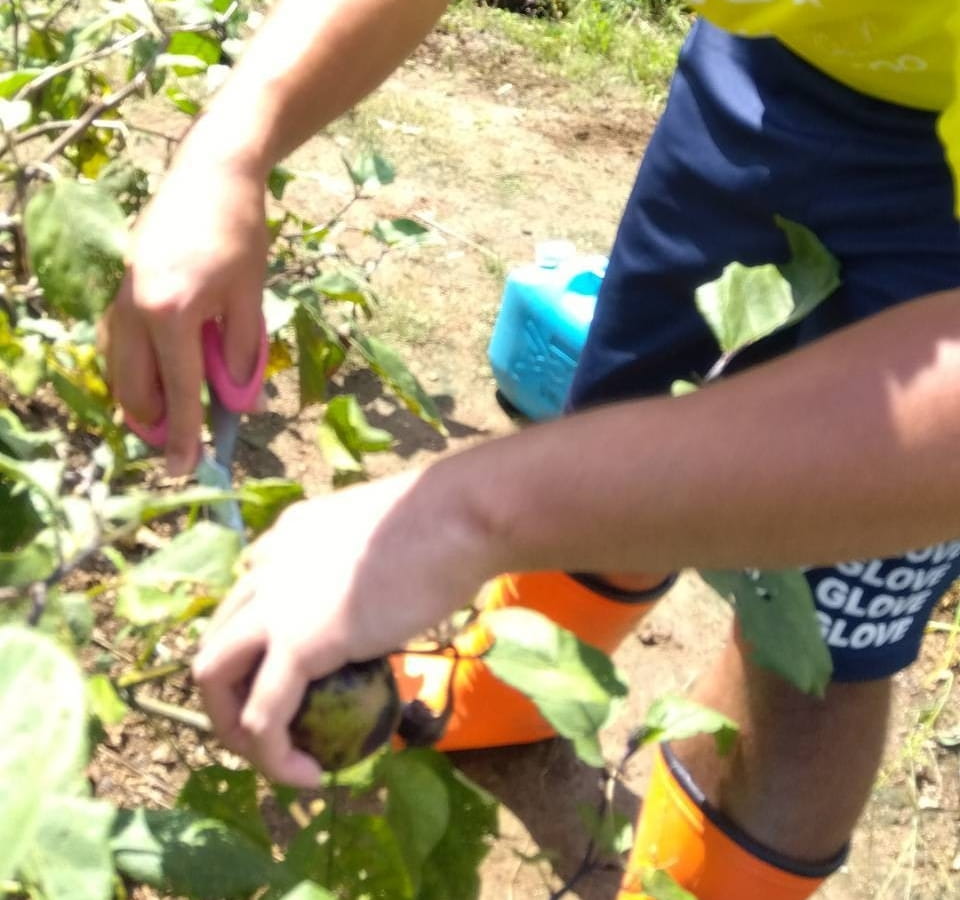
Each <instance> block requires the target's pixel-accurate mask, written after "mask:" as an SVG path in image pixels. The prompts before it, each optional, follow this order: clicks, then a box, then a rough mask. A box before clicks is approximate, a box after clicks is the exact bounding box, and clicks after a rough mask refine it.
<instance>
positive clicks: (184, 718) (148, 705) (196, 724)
mask: <svg viewBox="0 0 960 900" xmlns="http://www.w3.org/2000/svg"><path fill="white" fill-rule="evenodd" d="M129 696H130V704H131V705H132V706H134V707H136V708H137V709H139V710H140V711H141V712H145V713H147V714H148V715H151V716H160V717H161V718H163V719H169V720H170V721H171V722H177V723H178V724H180V725H186V726H187V727H188V728H192V729H193V730H194V731H199V732H201V733H203V734H210V733H212V732H213V725H212V724H211V722H210V717H209V716H206V715H204V714H203V713H200V712H196V711H195V710H192V709H184V708H183V707H182V706H176V705H175V704H173V703H164V701H163V700H157V699H156V698H154V697H143V696H141V695H140V694H138V693H136V692H135V691H131V692H130V695H129Z"/></svg>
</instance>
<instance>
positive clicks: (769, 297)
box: [695, 216, 840, 354]
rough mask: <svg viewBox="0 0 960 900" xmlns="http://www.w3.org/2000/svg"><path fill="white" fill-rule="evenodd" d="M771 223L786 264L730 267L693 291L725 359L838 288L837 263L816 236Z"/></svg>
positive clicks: (807, 310)
mask: <svg viewBox="0 0 960 900" xmlns="http://www.w3.org/2000/svg"><path fill="white" fill-rule="evenodd" d="M775 220H776V223H777V225H779V226H780V228H782V229H783V231H784V232H785V234H786V237H787V242H788V244H789V246H790V253H791V258H790V260H789V261H788V262H786V263H783V264H780V265H774V264H772V263H770V264H767V265H761V266H744V265H742V264H741V263H739V262H733V263H731V264H730V265H728V266H727V267H726V268H725V269H724V270H723V274H722V275H721V276H720V277H719V278H717V279H716V280H714V281H711V282H709V283H708V284H704V285H702V286H701V287H699V288H697V291H696V294H695V299H696V304H697V308H698V309H699V310H700V313H701V315H703V317H704V319H705V320H706V322H707V324H708V325H709V326H710V330H711V331H712V332H713V334H714V336H715V337H716V339H717V343H718V344H719V345H720V349H721V350H723V352H724V353H725V354H733V353H736V352H737V351H739V350H742V349H743V348H744V347H747V346H749V345H750V344H753V343H755V342H756V341H759V340H760V339H761V338H764V337H767V336H768V335H770V334H773V332H775V331H777V330H779V329H781V328H786V327H787V326H789V325H792V324H794V323H795V322H798V321H800V319H802V318H804V317H805V316H807V315H809V314H810V312H811V311H812V310H813V309H814V308H815V307H816V306H817V305H818V304H820V303H821V302H823V301H824V300H825V299H826V298H827V297H829V296H830V295H831V294H832V293H833V292H834V291H835V290H836V289H837V287H838V286H839V285H840V277H839V271H840V269H839V264H838V263H837V261H836V259H834V257H833V256H832V255H831V254H830V252H829V251H828V250H827V249H826V247H824V246H823V244H821V243H820V241H819V240H818V239H817V237H816V235H815V234H814V233H813V232H812V231H810V229H809V228H806V227H805V226H803V225H800V224H798V223H796V222H791V221H789V220H787V219H784V218H782V217H781V216H776V217H775Z"/></svg>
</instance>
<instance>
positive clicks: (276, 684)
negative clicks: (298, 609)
mask: <svg viewBox="0 0 960 900" xmlns="http://www.w3.org/2000/svg"><path fill="white" fill-rule="evenodd" d="M309 682H310V676H309V675H308V674H307V673H305V672H303V671H302V670H301V669H300V668H299V667H298V666H296V665H295V663H294V661H293V660H292V659H291V654H290V653H289V652H288V650H287V648H283V649H280V648H275V649H272V650H270V651H268V652H267V656H266V658H265V659H264V661H263V663H262V664H261V665H260V669H259V670H258V672H257V677H256V679H255V680H254V683H253V689H252V690H251V692H250V696H249V697H248V699H247V703H246V706H245V707H244V709H243V712H242V714H241V723H242V726H243V730H244V732H245V733H246V734H247V735H249V740H250V754H251V758H252V759H253V760H255V762H256V764H257V767H258V768H259V769H260V771H261V772H263V774H264V775H266V776H267V777H268V778H272V779H273V780H274V781H279V782H281V783H283V784H289V785H293V786H294V787H303V788H310V787H316V786H317V784H318V783H319V781H320V766H319V765H317V762H316V761H315V760H314V759H313V758H312V757H310V756H307V755H306V754H305V753H302V752H301V751H300V750H297V749H296V748H295V747H294V746H293V743H292V742H291V739H290V723H291V722H292V721H293V718H294V716H295V715H296V712H297V709H298V708H299V706H300V702H301V700H302V699H303V695H304V692H305V691H306V689H307V685H308V684H309Z"/></svg>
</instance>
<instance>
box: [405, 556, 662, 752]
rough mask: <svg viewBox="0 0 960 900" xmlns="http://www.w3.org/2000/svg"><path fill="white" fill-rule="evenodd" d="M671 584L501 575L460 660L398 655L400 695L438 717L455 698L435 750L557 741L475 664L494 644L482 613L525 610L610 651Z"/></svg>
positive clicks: (529, 707)
mask: <svg viewBox="0 0 960 900" xmlns="http://www.w3.org/2000/svg"><path fill="white" fill-rule="evenodd" d="M672 584H673V579H672V578H670V579H668V580H667V581H666V582H664V583H663V584H662V585H660V586H658V587H657V588H654V589H653V590H650V591H638V592H633V593H631V592H626V591H620V590H618V589H616V588H609V589H608V588H606V587H605V586H604V585H603V584H602V582H599V581H598V580H596V579H592V578H590V577H589V576H571V575H567V574H566V573H563V572H529V573H521V574H510V575H501V576H499V577H498V578H495V579H494V580H493V581H491V582H489V583H488V584H487V585H486V586H485V587H484V589H483V592H482V594H481V612H480V615H479V616H478V617H477V619H476V621H475V622H474V623H473V624H471V625H470V626H469V627H468V628H467V629H466V630H465V631H463V632H462V633H461V634H460V635H458V636H457V637H456V638H455V639H454V642H453V644H454V647H455V648H456V653H457V654H459V656H460V659H455V656H454V654H452V653H451V654H450V655H417V654H398V655H397V656H396V657H394V659H393V667H394V674H395V675H396V677H397V682H398V686H399V689H400V696H401V697H403V698H404V699H411V698H413V697H416V698H417V699H419V700H420V701H422V702H423V703H424V704H425V705H426V706H427V707H428V708H429V710H430V711H431V712H433V713H434V714H437V713H440V712H442V711H443V710H444V708H445V707H446V706H447V699H448V696H449V697H450V698H451V699H452V710H451V714H450V719H449V721H448V722H447V724H446V729H445V731H444V733H443V736H442V737H441V738H440V740H439V741H438V742H437V743H436V744H435V746H436V747H437V748H438V749H440V750H468V749H474V748H477V747H500V746H505V745H507V744H528V743H531V742H533V741H540V740H543V739H544V738H549V737H553V735H554V734H555V732H554V730H553V728H552V727H551V726H550V725H549V724H547V722H546V721H545V720H544V719H543V717H542V716H541V715H540V713H539V712H538V711H537V709H536V707H535V706H534V704H533V703H532V702H531V701H530V700H528V699H527V698H526V697H524V696H523V694H521V693H520V692H519V691H516V690H514V689H513V688H511V687H508V686H507V685H506V684H504V683H503V682H502V681H499V680H498V679H497V678H495V677H494V675H493V674H492V673H491V672H490V670H489V669H488V668H487V667H486V666H485V665H484V664H483V662H482V661H481V660H480V659H478V658H476V657H479V656H480V655H481V654H482V653H483V652H484V651H486V650H487V649H488V648H489V647H490V644H491V642H492V637H491V635H490V632H489V630H488V629H487V627H486V626H485V624H484V613H485V612H489V611H492V610H496V609H502V608H503V607H506V606H524V607H527V608H528V609H533V610H536V611H537V612H540V613H543V614H544V615H545V616H548V617H549V618H550V619H552V620H553V621H554V622H556V623H557V624H558V625H560V626H562V627H563V628H566V629H568V630H570V631H572V632H574V634H576V635H577V636H578V637H579V638H580V639H581V640H583V641H585V642H586V643H589V644H592V645H593V646H595V647H598V648H599V649H600V650H603V651H604V652H605V653H612V652H613V651H614V650H615V649H616V648H617V647H618V646H619V644H620V642H621V641H622V640H623V639H624V638H625V637H626V636H627V635H628V634H629V633H630V631H631V630H632V629H633V627H634V626H635V625H636V624H637V622H638V621H639V620H640V619H642V618H643V616H644V615H646V613H647V612H648V611H649V610H650V608H651V606H652V605H653V603H654V601H655V600H656V599H658V598H659V597H660V596H662V594H663V593H664V592H665V591H666V590H668V589H669V588H670V587H671V586H672ZM587 585H589V587H588V586H587ZM600 591H602V592H603V593H600Z"/></svg>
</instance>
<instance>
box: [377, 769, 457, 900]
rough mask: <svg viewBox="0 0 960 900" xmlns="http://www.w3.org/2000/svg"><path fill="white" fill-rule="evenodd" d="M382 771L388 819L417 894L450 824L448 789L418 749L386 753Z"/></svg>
mask: <svg viewBox="0 0 960 900" xmlns="http://www.w3.org/2000/svg"><path fill="white" fill-rule="evenodd" d="M381 772H382V775H383V779H384V782H385V783H386V786H387V804H386V817H387V822H389V823H390V827H391V828H392V829H393V833H394V835H395V836H396V838H397V843H398V844H399V845H400V852H401V853H402V854H403V858H404V860H405V861H406V864H407V870H408V871H409V872H410V877H411V880H412V882H413V889H414V893H416V892H417V890H418V889H419V885H420V873H421V871H422V869H423V866H424V864H425V863H426V862H427V859H428V858H429V857H430V854H431V853H433V851H434V849H435V848H436V846H437V844H439V842H440V839H441V838H442V837H443V836H444V834H445V833H446V831H447V827H448V826H449V824H450V812H451V810H450V801H449V798H448V796H447V789H446V786H445V785H444V783H443V780H442V779H441V778H440V776H439V775H437V774H436V773H435V772H434V771H433V769H432V768H431V767H430V765H429V764H428V763H426V762H424V761H422V760H421V759H420V754H419V753H418V752H417V751H413V750H408V751H405V752H403V753H395V754H391V755H389V756H386V757H385V758H384V760H383V764H382V768H381Z"/></svg>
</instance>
